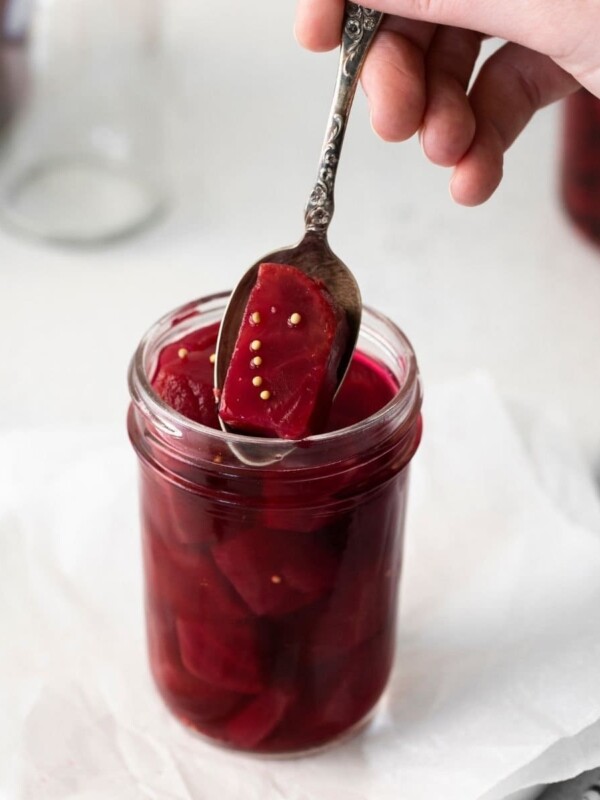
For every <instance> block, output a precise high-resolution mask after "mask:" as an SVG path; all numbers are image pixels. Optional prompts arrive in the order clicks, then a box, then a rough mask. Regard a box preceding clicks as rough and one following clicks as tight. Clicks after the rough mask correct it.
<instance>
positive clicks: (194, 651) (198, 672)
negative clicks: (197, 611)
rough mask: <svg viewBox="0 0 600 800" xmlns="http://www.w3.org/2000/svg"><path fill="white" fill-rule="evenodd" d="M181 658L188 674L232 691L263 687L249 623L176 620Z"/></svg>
mask: <svg viewBox="0 0 600 800" xmlns="http://www.w3.org/2000/svg"><path fill="white" fill-rule="evenodd" d="M177 636H178V639H179V647H180V649H181V659H182V661H183V664H184V666H185V668H186V669H187V670H188V672H190V673H191V674H192V675H195V676H196V677H197V678H200V679H201V680H202V681H205V682H206V683H210V684H213V685H214V686H218V687H221V688H223V689H230V690H231V691H233V692H241V693H243V694H258V693H259V692H261V691H262V690H263V689H264V688H265V679H264V672H263V664H262V661H263V658H262V653H261V646H260V639H259V635H258V626H257V624H256V623H255V622H254V621H253V620H246V621H242V620H238V621H229V620H208V619H207V620H202V621H201V622H200V621H197V620H194V621H190V620H184V619H178V620H177Z"/></svg>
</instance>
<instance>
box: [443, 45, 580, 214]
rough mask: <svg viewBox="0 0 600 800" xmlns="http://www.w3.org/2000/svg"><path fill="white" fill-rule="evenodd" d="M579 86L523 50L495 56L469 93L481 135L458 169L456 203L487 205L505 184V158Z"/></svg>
mask: <svg viewBox="0 0 600 800" xmlns="http://www.w3.org/2000/svg"><path fill="white" fill-rule="evenodd" d="M578 86H579V84H578V83H577V81H576V80H575V79H574V78H573V77H572V76H571V75H569V74H568V73H566V72H565V71H564V70H562V69H561V68H560V67H558V66H557V65H556V64H555V63H554V62H553V61H552V60H551V59H550V58H548V57H547V56H543V55H541V54H540V53H535V52H533V51H531V50H527V49H526V48H524V47H521V46H520V45H516V44H507V45H505V46H504V47H502V48H500V50H498V51H497V52H496V53H494V55H493V56H492V57H491V58H489V59H488V61H487V62H486V63H485V64H484V65H483V67H482V69H481V71H480V73H479V75H478V77H477V80H476V81H475V84H474V85H473V88H472V90H471V93H470V101H471V105H472V108H473V112H474V114H475V119H476V124H477V130H476V133H475V138H474V139H473V144H472V145H471V147H470V149H469V151H468V152H467V153H466V155H465V156H464V158H463V159H462V160H461V161H460V162H459V163H458V165H457V167H456V169H455V173H454V177H453V178H452V183H451V192H452V196H453V197H454V199H455V200H456V201H457V202H458V203H461V204H462V205H467V206H472V205H478V204H479V203H482V202H484V201H485V200H487V199H488V198H489V197H490V196H491V195H492V194H493V192H494V190H495V189H496V187H497V186H498V184H499V183H500V180H501V178H502V169H503V162H504V153H505V152H506V150H508V148H509V147H510V146H511V144H512V143H513V142H514V140H515V139H516V138H517V136H518V135H519V133H521V131H522V130H523V128H524V127H525V126H526V125H527V123H528V122H529V120H530V119H531V118H532V116H533V115H534V114H535V112H536V111H537V110H538V109H540V108H542V107H543V106H546V105H548V104H549V103H552V102H554V101H555V100H559V99H560V98H562V97H565V96H566V95H568V94H570V93H571V92H573V91H575V90H576V89H577V88H578Z"/></svg>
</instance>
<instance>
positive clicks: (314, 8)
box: [294, 0, 344, 52]
mask: <svg viewBox="0 0 600 800" xmlns="http://www.w3.org/2000/svg"><path fill="white" fill-rule="evenodd" d="M343 17H344V0H298V7H297V9H296V25H295V28H294V33H295V36H296V39H297V40H298V41H299V42H300V44H301V45H302V46H303V47H306V49H307V50H314V51H316V52H323V51H325V50H333V48H334V47H337V46H338V45H339V43H340V38H341V33H342V19H343Z"/></svg>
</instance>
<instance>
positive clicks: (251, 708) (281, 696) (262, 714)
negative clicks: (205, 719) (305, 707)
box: [225, 688, 292, 748]
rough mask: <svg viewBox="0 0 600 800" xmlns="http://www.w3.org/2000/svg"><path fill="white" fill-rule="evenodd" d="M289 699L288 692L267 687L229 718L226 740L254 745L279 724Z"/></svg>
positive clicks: (240, 744)
mask: <svg viewBox="0 0 600 800" xmlns="http://www.w3.org/2000/svg"><path fill="white" fill-rule="evenodd" d="M291 701H292V695H291V694H290V693H289V692H285V691H284V690H283V689H279V688H272V689H268V690H267V691H266V692H263V693H262V694H260V695H258V697H256V698H254V699H253V700H251V701H250V702H249V703H248V705H247V706H246V707H245V708H243V709H242V710H241V711H240V712H239V713H238V714H236V716H234V717H232V718H231V719H230V720H229V722H228V723H227V726H226V728H225V738H226V740H227V741H228V742H230V743H231V744H233V745H235V746H236V747H242V748H251V747H256V745H258V744H259V743H260V742H262V740H263V739H265V738H266V737H267V736H268V735H269V734H270V733H271V732H272V731H273V730H274V729H275V728H276V727H277V725H279V723H280V722H281V720H282V718H283V716H284V714H285V712H286V710H287V708H288V707H289V705H290V703H291Z"/></svg>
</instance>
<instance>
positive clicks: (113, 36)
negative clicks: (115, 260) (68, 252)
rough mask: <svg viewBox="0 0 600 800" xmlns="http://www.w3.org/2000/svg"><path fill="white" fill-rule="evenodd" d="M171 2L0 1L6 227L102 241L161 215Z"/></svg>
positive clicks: (1, 204) (0, 208) (0, 170)
mask: <svg viewBox="0 0 600 800" xmlns="http://www.w3.org/2000/svg"><path fill="white" fill-rule="evenodd" d="M162 4H163V0H0V21H2V23H3V24H2V31H3V36H2V42H1V47H0V50H1V53H2V56H1V57H0V69H1V70H2V73H3V75H2V77H1V78H0V86H2V87H3V91H2V92H1V94H0V96H1V97H2V98H3V102H2V103H1V107H2V119H3V122H0V216H1V218H2V221H3V222H4V223H5V224H8V225H9V226H10V227H12V228H13V229H17V230H19V231H21V232H23V233H27V234H30V235H33V236H37V237H39V238H42V239H46V240H51V241H55V242H62V243H67V244H68V243H70V244H99V243H101V242H103V241H108V240H111V239H115V238H119V237H121V236H124V235H127V234H129V233H132V232H134V231H137V230H139V229H140V228H142V227H144V226H145V225H147V224H148V223H150V222H151V221H153V220H154V219H156V218H157V217H158V216H159V215H160V213H161V212H162V211H163V209H164V207H165V196H166V189H165V174H164V152H163V146H164V137H163V115H164V103H163V100H164V97H163V90H164V87H163V74H162V66H163V63H162V62H163V48H162V28H163V26H162V11H163V8H162ZM15 26H16V29H17V30H16V33H15ZM15 63H17V64H18V70H17V72H18V75H17V76H15V74H14V73H15ZM7 65H8V66H7Z"/></svg>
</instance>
